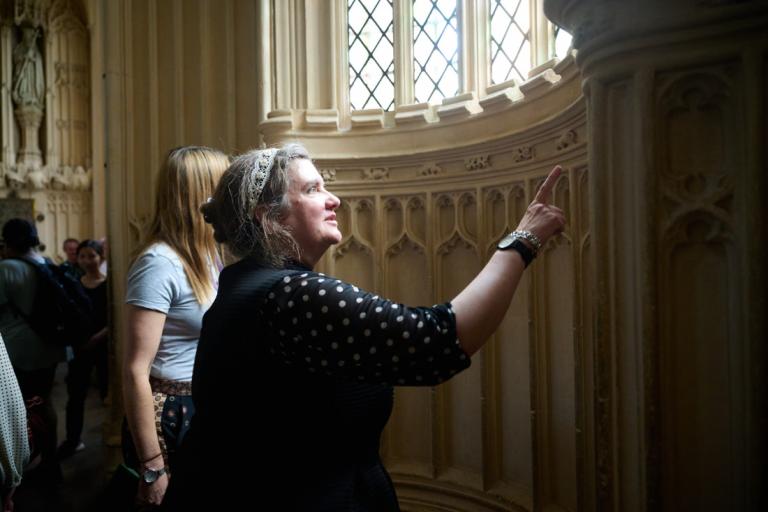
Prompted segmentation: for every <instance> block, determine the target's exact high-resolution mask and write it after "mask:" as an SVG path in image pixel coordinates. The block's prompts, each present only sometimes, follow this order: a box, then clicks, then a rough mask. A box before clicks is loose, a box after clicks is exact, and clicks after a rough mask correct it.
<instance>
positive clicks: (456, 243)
mask: <svg viewBox="0 0 768 512" xmlns="http://www.w3.org/2000/svg"><path fill="white" fill-rule="evenodd" d="M456 247H461V248H463V249H470V250H474V249H475V245H474V244H473V243H472V242H470V241H469V240H467V239H465V238H464V237H462V236H461V235H460V234H459V233H458V232H455V233H454V234H453V236H451V238H450V239H448V240H447V241H446V242H444V243H442V244H440V247H438V248H437V254H439V255H441V256H445V255H446V254H449V253H451V252H452V251H453V250H454V249H455V248H456Z"/></svg>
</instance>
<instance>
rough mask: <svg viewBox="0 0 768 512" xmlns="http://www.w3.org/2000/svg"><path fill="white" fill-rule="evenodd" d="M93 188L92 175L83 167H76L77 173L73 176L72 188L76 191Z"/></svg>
mask: <svg viewBox="0 0 768 512" xmlns="http://www.w3.org/2000/svg"><path fill="white" fill-rule="evenodd" d="M90 186H91V173H90V171H86V170H85V169H83V167H82V166H80V165H78V166H77V167H75V172H74V174H72V188H73V189H74V190H88V189H89V188H90Z"/></svg>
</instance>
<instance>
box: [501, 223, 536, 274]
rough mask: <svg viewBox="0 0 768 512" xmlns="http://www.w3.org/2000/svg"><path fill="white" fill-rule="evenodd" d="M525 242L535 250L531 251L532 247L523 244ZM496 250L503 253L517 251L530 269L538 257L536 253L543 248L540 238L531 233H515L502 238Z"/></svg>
mask: <svg viewBox="0 0 768 512" xmlns="http://www.w3.org/2000/svg"><path fill="white" fill-rule="evenodd" d="M523 240H525V241H526V242H528V243H529V244H530V245H531V247H533V249H531V247H529V246H528V245H527V244H526V243H525V242H523ZM496 248H497V249H499V250H502V251H506V250H509V249H511V250H513V251H517V252H518V253H519V254H520V256H521V257H522V258H523V262H524V263H525V266H526V267H528V265H530V264H531V262H532V261H533V259H534V258H535V257H536V253H537V252H538V251H539V249H540V248H541V241H540V240H539V237H537V236H536V235H534V234H533V233H531V232H530V231H513V232H511V233H510V234H508V235H507V236H505V237H504V238H502V239H501V241H500V242H499V244H498V245H497V246H496Z"/></svg>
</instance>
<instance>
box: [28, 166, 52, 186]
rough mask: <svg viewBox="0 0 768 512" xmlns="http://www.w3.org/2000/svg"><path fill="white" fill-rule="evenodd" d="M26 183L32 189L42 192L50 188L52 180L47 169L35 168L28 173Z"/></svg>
mask: <svg viewBox="0 0 768 512" xmlns="http://www.w3.org/2000/svg"><path fill="white" fill-rule="evenodd" d="M26 181H27V184H28V185H29V187H30V188H32V189H35V190H42V189H44V188H46V187H47V186H48V183H49V182H50V178H49V177H48V172H47V169H45V168H41V167H35V168H33V169H32V170H31V171H30V172H28V173H27V176H26Z"/></svg>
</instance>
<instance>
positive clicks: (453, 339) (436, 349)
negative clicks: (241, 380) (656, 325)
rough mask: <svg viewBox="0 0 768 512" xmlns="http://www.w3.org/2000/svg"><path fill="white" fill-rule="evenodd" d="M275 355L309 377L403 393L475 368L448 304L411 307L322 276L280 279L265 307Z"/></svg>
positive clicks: (310, 274) (305, 274)
mask: <svg viewBox="0 0 768 512" xmlns="http://www.w3.org/2000/svg"><path fill="white" fill-rule="evenodd" d="M263 312H264V316H265V319H267V324H268V326H269V328H270V329H271V330H272V334H273V335H272V336H267V337H265V338H266V339H269V340H271V341H270V343H271V345H272V346H270V347H269V352H270V353H271V354H272V355H274V356H275V357H278V358H280V359H281V360H282V362H283V363H284V364H287V365H295V366H299V367H302V368H304V369H306V371H308V372H310V373H323V374H327V375H338V376H345V377H347V378H351V379H357V380H358V381H363V382H372V383H388V384H392V385H401V386H432V385H435V384H439V383H441V382H443V381H445V380H447V379H449V378H451V377H452V376H453V375H455V374H457V373H458V372H460V371H462V370H464V369H466V368H468V367H469V365H470V358H469V357H468V356H467V354H466V353H465V352H464V351H463V350H462V348H461V346H460V345H459V340H458V339H457V336H456V318H455V316H454V314H453V310H452V309H451V305H450V303H446V304H441V305H435V306H432V307H431V308H429V307H408V306H405V305H403V304H398V303H395V302H392V301H389V300H386V299H383V298H381V297H379V296H378V295H374V294H372V293H368V292H365V291H363V290H361V289H359V288H357V287H356V286H353V285H351V284H348V283H345V282H343V281H341V280H339V279H334V278H329V277H327V276H325V275H323V274H321V273H317V272H300V271H298V272H295V273H293V274H291V275H286V276H285V277H283V278H282V279H280V280H279V281H278V282H277V283H276V284H275V285H274V286H273V287H272V288H271V290H270V291H269V293H268V294H267V296H266V298H265V299H264V307H263Z"/></svg>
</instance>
